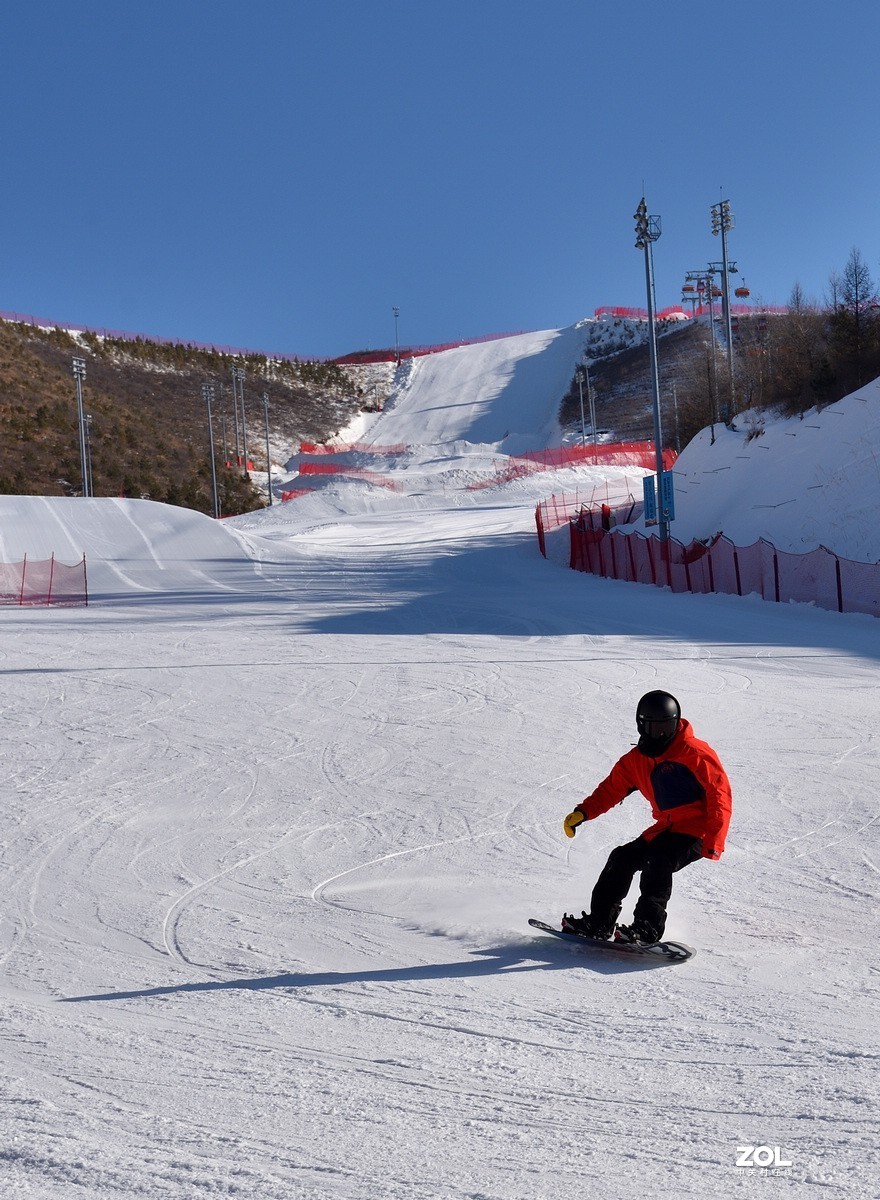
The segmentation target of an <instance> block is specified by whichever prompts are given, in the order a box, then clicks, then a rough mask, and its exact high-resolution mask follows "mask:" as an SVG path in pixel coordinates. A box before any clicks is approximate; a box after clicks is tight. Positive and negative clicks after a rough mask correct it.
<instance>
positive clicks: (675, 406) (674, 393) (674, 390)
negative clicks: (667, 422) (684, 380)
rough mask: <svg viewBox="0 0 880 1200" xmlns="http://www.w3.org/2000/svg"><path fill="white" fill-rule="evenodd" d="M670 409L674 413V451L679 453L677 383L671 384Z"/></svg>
mask: <svg viewBox="0 0 880 1200" xmlns="http://www.w3.org/2000/svg"><path fill="white" fill-rule="evenodd" d="M672 411H673V413H674V414H675V452H676V454H681V437H680V435H679V432H678V385H677V384H675V383H673V385H672Z"/></svg>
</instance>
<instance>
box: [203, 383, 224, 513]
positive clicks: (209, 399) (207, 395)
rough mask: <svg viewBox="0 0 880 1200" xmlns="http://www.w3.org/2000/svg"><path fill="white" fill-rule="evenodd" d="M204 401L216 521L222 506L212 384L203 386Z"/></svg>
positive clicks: (213, 511)
mask: <svg viewBox="0 0 880 1200" xmlns="http://www.w3.org/2000/svg"><path fill="white" fill-rule="evenodd" d="M202 399H203V400H204V402H205V404H206V406H207V409H208V448H209V451H210V455H211V496H212V499H213V510H212V513H211V515H212V516H213V517H214V518H215V519H216V518H217V517H219V516H220V504H219V501H218V499H217V464H216V462H215V461H214V460H215V458H216V455H215V453H214V425H213V422H212V420H211V404H212V403H213V401H214V385H213V384H212V383H203V384H202Z"/></svg>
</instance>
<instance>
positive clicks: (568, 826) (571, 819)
mask: <svg viewBox="0 0 880 1200" xmlns="http://www.w3.org/2000/svg"><path fill="white" fill-rule="evenodd" d="M586 819H587V818H586V817H585V816H584V814H583V813H582V812H581V810H580V809H579V808H576V809H575V810H574V812H570V813H569V814H568V816H567V817H566V818H565V820H564V821H563V822H562V828H563V829H564V830H565V836H566V837H574V831H575V830H576V829H577V827H578V825H582V824H583V822H584V821H586Z"/></svg>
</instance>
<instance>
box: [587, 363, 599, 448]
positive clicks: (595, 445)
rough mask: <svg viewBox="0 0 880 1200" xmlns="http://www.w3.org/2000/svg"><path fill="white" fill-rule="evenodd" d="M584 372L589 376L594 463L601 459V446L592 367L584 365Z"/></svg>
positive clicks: (588, 395)
mask: <svg viewBox="0 0 880 1200" xmlns="http://www.w3.org/2000/svg"><path fill="white" fill-rule="evenodd" d="M584 374H585V375H586V377H587V401H588V403H589V405H590V428H591V429H592V431H593V465H594V466H595V465H596V464H597V463H598V461H599V446H598V434H597V433H596V404H595V401H594V399H593V385H592V384H591V383H590V369H589V367H584Z"/></svg>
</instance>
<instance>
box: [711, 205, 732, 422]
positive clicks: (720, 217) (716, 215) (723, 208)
mask: <svg viewBox="0 0 880 1200" xmlns="http://www.w3.org/2000/svg"><path fill="white" fill-rule="evenodd" d="M710 211H711V213H712V232H713V233H714V234H716V235H717V234H718V233H720V234H721V263H722V275H723V277H724V284H723V287H722V291H721V305H722V315H723V318H724V329H725V334H726V336H727V369H728V372H729V374H730V412H729V413H728V415H727V419H728V421H732V420H733V417H734V415H735V412H736V396H735V392H734V381H733V326H732V323H731V320H730V266H729V264H728V261H727V234H728V231H729V230H731V229H733V215H732V213H731V211H730V202H729V201H728V200H722V201H721V202H720V203H719V204H713V205H712V207H711V209H710Z"/></svg>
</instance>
